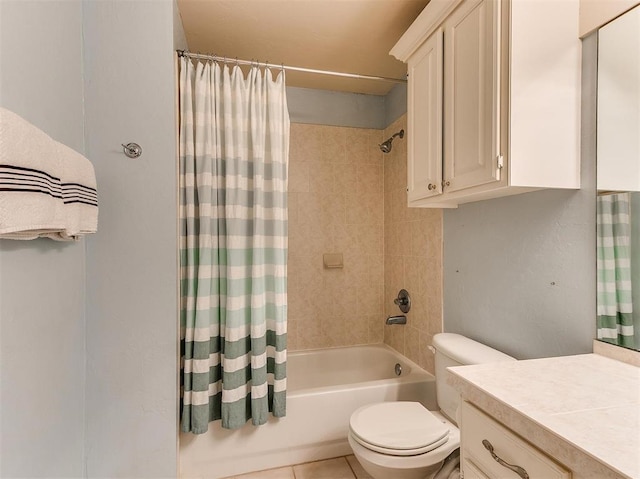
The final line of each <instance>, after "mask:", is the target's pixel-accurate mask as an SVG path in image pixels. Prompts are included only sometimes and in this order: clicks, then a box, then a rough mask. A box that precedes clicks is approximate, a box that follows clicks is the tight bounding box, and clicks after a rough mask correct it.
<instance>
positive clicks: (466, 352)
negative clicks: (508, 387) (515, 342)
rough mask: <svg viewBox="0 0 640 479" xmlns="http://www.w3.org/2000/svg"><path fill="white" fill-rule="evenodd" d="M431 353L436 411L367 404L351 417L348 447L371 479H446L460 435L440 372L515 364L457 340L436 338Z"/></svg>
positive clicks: (452, 397) (454, 399)
mask: <svg viewBox="0 0 640 479" xmlns="http://www.w3.org/2000/svg"><path fill="white" fill-rule="evenodd" d="M433 348H434V350H435V380H436V396H437V402H438V407H439V408H440V411H429V410H428V409H427V408H425V407H424V406H423V405H422V404H420V403H419V402H408V401H398V402H384V403H375V404H368V405H366V406H363V407H361V408H359V409H357V410H356V411H354V413H353V414H352V415H351V419H350V420H349V438H348V439H349V445H350V446H351V449H352V450H353V454H354V455H355V457H356V459H358V461H359V462H360V464H361V465H362V467H363V468H364V470H365V471H367V472H368V473H369V475H371V477H373V478H374V479H432V478H433V479H446V478H448V476H449V474H450V473H451V470H452V469H453V468H455V467H456V463H455V461H458V462H459V458H457V457H456V454H453V453H455V452H456V451H457V450H458V449H459V447H460V431H459V430H458V427H457V425H456V424H455V422H454V421H453V420H452V418H455V417H456V411H457V409H458V406H459V404H460V395H459V394H458V393H457V392H456V391H455V390H454V389H453V388H452V387H451V386H449V385H448V384H446V375H447V372H446V368H447V367H450V366H461V365H467V364H482V363H490V362H499V361H515V359H514V358H512V357H511V356H507V355H506V354H504V353H501V352H500V351H497V350H495V349H492V348H490V347H488V346H485V345H483V344H480V343H478V342H476V341H473V340H472V339H469V338H465V337H464V336H460V335H459V334H451V333H440V334H436V335H435V336H434V337H433ZM450 455H451V457H450V460H448V461H447V463H446V465H445V466H444V467H443V464H444V463H445V460H446V459H447V457H449V456H450ZM441 468H442V469H441Z"/></svg>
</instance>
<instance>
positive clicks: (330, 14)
mask: <svg viewBox="0 0 640 479" xmlns="http://www.w3.org/2000/svg"><path fill="white" fill-rule="evenodd" d="M428 2H429V0H178V9H179V11H180V15H181V17H182V24H183V26H184V30H185V35H186V37H187V43H188V45H189V50H190V51H192V52H200V53H210V54H217V55H220V56H226V57H228V58H238V59H242V60H258V61H260V62H269V63H274V64H278V65H279V64H284V65H290V66H296V67H305V68H313V69H319V70H331V71H338V72H347V73H358V74H361V75H374V76H384V77H393V78H404V76H405V75H406V71H407V70H406V66H405V64H404V63H402V62H400V61H398V60H396V59H395V58H394V57H392V56H390V55H389V50H391V48H392V47H393V46H394V45H395V43H396V41H397V40H398V39H399V38H400V37H401V36H402V34H403V33H404V31H405V30H406V29H407V28H408V27H409V25H411V23H412V22H413V20H414V19H415V18H416V17H417V16H418V15H419V14H420V12H421V11H422V9H423V8H424V7H425V6H426V4H427V3H428ZM286 75H287V85H289V86H297V87H304V88H318V89H324V90H336V91H349V92H357V93H368V94H374V95H384V94H386V93H388V91H389V90H390V89H391V88H392V87H393V86H394V83H389V82H382V81H370V80H354V79H345V78H338V77H333V76H328V75H317V74H308V73H300V72H294V71H288V72H287V74H286Z"/></svg>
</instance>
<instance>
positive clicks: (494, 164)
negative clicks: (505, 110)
mask: <svg viewBox="0 0 640 479" xmlns="http://www.w3.org/2000/svg"><path fill="white" fill-rule="evenodd" d="M500 3H501V2H499V1H495V0H466V1H464V2H462V3H461V4H460V6H459V7H458V8H457V9H456V10H455V11H454V12H453V13H452V14H451V16H450V17H449V18H448V19H447V20H446V22H445V25H444V79H445V85H446V88H445V92H444V95H445V97H444V98H445V100H444V118H445V129H444V139H445V140H444V142H445V143H444V181H445V187H444V191H445V193H447V192H453V191H458V190H462V189H464V188H469V187H473V186H479V185H484V184H487V183H491V182H494V181H498V180H500V166H499V165H498V156H499V151H498V148H499V147H498V145H499V144H500V143H499V131H500V130H499V128H498V125H499V121H500V118H499V114H500V109H499V101H500V96H499V92H500V84H499V83H500V75H499V73H500V55H499V52H500V21H499V20H500V8H501V6H500Z"/></svg>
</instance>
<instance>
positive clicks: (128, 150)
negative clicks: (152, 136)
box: [122, 143, 142, 158]
mask: <svg viewBox="0 0 640 479" xmlns="http://www.w3.org/2000/svg"><path fill="white" fill-rule="evenodd" d="M122 150H123V152H124V154H125V155H126V156H128V157H129V158H138V157H139V156H140V155H142V147H141V146H140V145H138V144H137V143H127V144H126V145H125V144H124V143H123V144H122Z"/></svg>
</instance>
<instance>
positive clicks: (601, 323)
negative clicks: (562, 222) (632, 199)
mask: <svg viewBox="0 0 640 479" xmlns="http://www.w3.org/2000/svg"><path fill="white" fill-rule="evenodd" d="M596 243H597V246H596V247H597V258H598V267H597V269H598V271H597V274H598V318H597V331H596V333H597V334H596V335H597V338H598V339H600V340H602V341H606V342H609V343H613V344H617V345H620V346H625V347H633V346H634V344H633V342H634V341H633V334H634V332H633V298H632V294H631V293H632V291H631V290H632V288H631V224H630V206H629V194H628V193H618V194H613V195H602V196H598V200H597V242H596Z"/></svg>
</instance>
